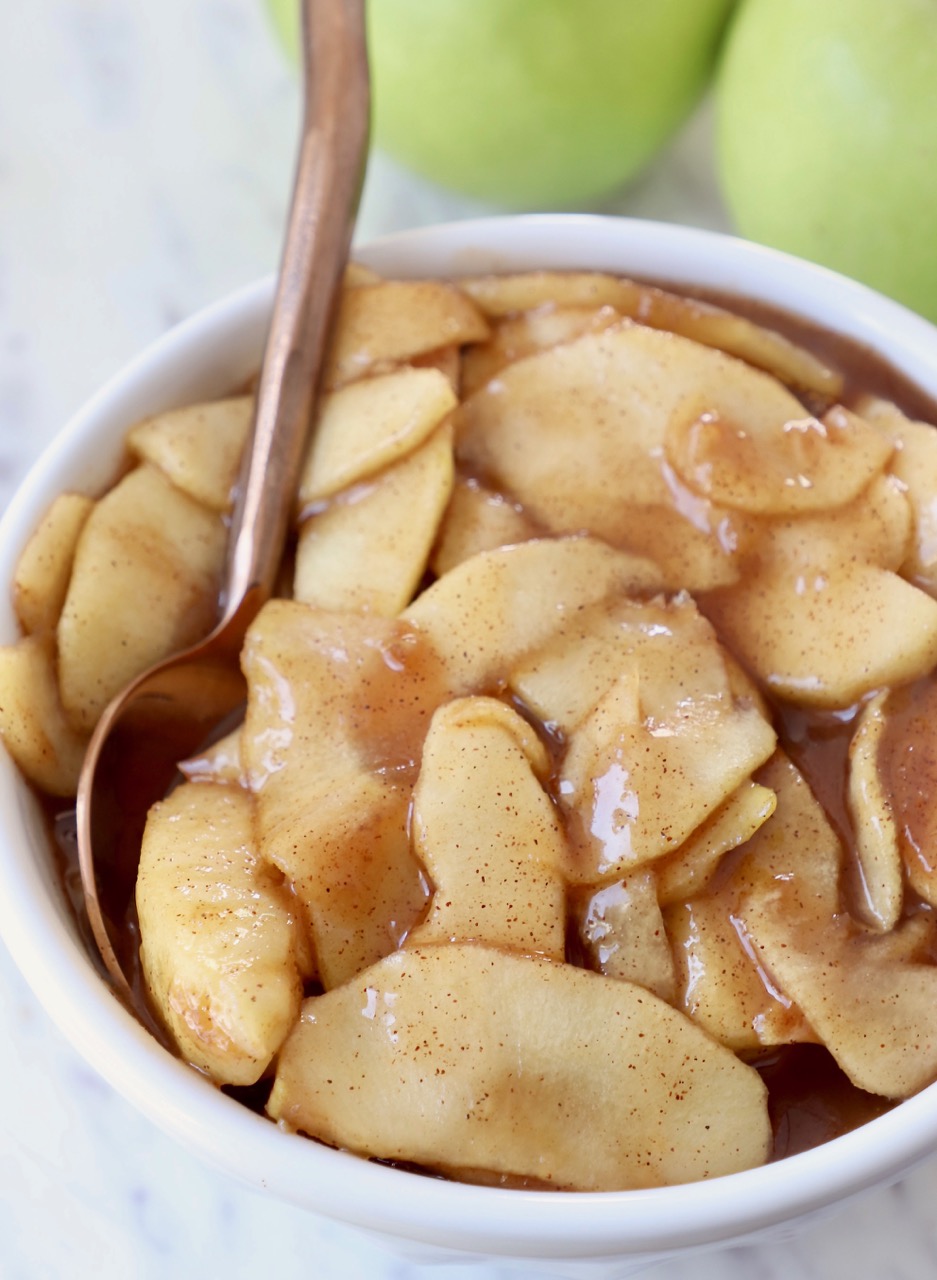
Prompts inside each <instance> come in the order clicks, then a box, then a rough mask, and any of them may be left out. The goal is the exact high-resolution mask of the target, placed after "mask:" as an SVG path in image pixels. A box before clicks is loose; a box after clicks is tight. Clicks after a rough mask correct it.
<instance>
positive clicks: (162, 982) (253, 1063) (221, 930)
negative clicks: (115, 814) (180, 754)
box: [137, 783, 312, 1084]
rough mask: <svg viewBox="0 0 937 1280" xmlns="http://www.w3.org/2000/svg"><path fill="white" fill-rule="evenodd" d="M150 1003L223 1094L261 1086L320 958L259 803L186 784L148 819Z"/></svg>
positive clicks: (141, 901) (145, 911) (144, 937)
mask: <svg viewBox="0 0 937 1280" xmlns="http://www.w3.org/2000/svg"><path fill="white" fill-rule="evenodd" d="M137 911H138V914H139V918H140V939H141V942H140V956H141V960H142V963H143V973H144V977H145V979H146V986H147V991H148V992H149V995H150V997H151V1000H152V1002H153V1005H154V1007H155V1009H156V1010H157V1012H158V1013H159V1015H160V1018H161V1020H162V1021H163V1023H164V1024H165V1026H166V1028H167V1029H168V1030H169V1031H170V1033H171V1034H172V1036H173V1039H174V1040H175V1041H176V1044H177V1045H178V1046H179V1051H180V1053H181V1054H182V1056H183V1057H184V1058H186V1059H188V1061H189V1062H191V1063H193V1065H195V1066H197V1067H198V1068H199V1069H200V1070H202V1071H204V1072H206V1073H207V1074H208V1075H209V1076H210V1077H211V1078H212V1079H213V1080H214V1081H216V1083H218V1084H253V1083H254V1081H256V1080H259V1079H260V1077H261V1076H262V1075H263V1074H264V1072H265V1071H266V1069H267V1067H268V1066H269V1064H270V1061H271V1059H272V1058H273V1056H274V1054H275V1053H276V1052H277V1050H278V1049H279V1048H280V1045H281V1044H282V1043H283V1041H284V1039H285V1038H286V1035H287V1032H288V1031H289V1030H290V1028H291V1027H292V1025H293V1024H294V1023H295V1021H296V1019H297V1017H298V1016H299V1010H300V1004H301V1002H302V998H303V979H304V978H305V977H308V976H309V975H310V974H311V972H312V957H311V953H310V951H309V945H308V942H307V941H306V938H305V935H304V932H303V928H302V926H301V923H300V921H299V919H298V917H297V913H296V909H295V903H294V901H293V897H292V894H291V893H290V891H289V889H288V888H287V886H286V885H285V884H284V882H283V878H282V876H280V875H279V874H278V873H276V872H273V871H271V870H270V869H268V868H267V867H266V866H265V865H264V863H263V861H262V859H261V858H260V857H259V856H258V851H257V838H256V833H255V829H254V819H253V799H252V797H251V796H250V795H249V793H248V792H246V791H244V790H242V789H241V788H238V787H225V786H220V785H215V784H212V783H183V784H182V785H181V786H179V787H177V788H176V790H175V791H173V792H172V794H171V795H170V796H169V797H168V798H167V799H165V800H162V801H160V802H159V803H158V804H156V805H154V806H153V808H152V810H151V811H150V814H149V817H148V819H147V825H146V831H145V833H144V836H143V846H142V849H141V852H140V870H139V874H138V878H137Z"/></svg>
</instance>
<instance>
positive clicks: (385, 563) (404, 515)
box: [293, 423, 454, 618]
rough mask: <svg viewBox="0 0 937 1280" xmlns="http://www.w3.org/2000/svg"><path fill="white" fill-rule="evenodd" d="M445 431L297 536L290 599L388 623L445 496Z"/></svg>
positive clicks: (449, 471) (407, 594)
mask: <svg viewBox="0 0 937 1280" xmlns="http://www.w3.org/2000/svg"><path fill="white" fill-rule="evenodd" d="M453 479H454V468H453V460H452V428H451V425H450V424H449V423H443V425H442V426H441V427H439V428H438V430H437V431H435V432H434V433H433V435H431V436H430V437H429V439H428V440H426V441H424V442H423V444H421V445H420V446H419V447H418V448H416V449H415V450H414V451H413V452H412V453H410V454H408V455H407V456H406V457H404V458H403V459H401V460H400V461H398V462H396V463H394V464H392V465H391V466H389V467H387V468H386V469H385V470H383V471H381V472H380V473H379V474H378V475H376V476H374V477H373V479H372V480H370V481H366V482H365V483H363V484H361V485H356V486H354V487H353V488H352V489H351V490H349V491H347V492H346V493H344V494H341V495H339V496H338V497H337V498H335V499H333V500H332V502H331V503H330V504H329V505H328V506H327V507H326V508H325V509H324V510H323V511H320V512H318V513H317V514H316V515H313V516H310V518H309V519H308V520H305V521H304V522H303V524H302V525H301V527H300V530H299V539H298V543H297V547H296V565H295V571H294V579H293V595H294V597H295V599H297V600H301V601H304V602H305V603H306V604H312V605H316V606H318V607H319V608H322V609H338V610H342V609H347V610H351V611H360V612H364V613H376V614H380V615H381V616H382V617H386V618H393V617H395V616H396V615H397V614H398V613H399V612H400V611H401V609H403V608H404V607H405V606H406V605H407V604H409V603H410V601H411V600H412V599H413V595H414V592H415V591H416V589H417V587H418V586H419V583H420V580H421V578H422V577H423V574H424V572H425V570H426V563H427V560H428V559H429V554H430V549H431V547H432V545H433V542H434V540H435V538H436V534H437V531H438V528H439V523H440V521H441V519H442V515H443V512H444V511H445V509H446V504H447V503H448V501H449V497H450V495H451V493H452V485H453Z"/></svg>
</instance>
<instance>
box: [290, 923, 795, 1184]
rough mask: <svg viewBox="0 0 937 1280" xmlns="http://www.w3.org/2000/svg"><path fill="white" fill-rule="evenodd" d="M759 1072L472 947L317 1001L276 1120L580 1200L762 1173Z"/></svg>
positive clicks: (661, 1009)
mask: <svg viewBox="0 0 937 1280" xmlns="http://www.w3.org/2000/svg"><path fill="white" fill-rule="evenodd" d="M765 1099H766V1090H765V1087H764V1085H763V1084H762V1081H761V1079H760V1077H759V1076H758V1074H757V1072H756V1071H754V1070H753V1069H752V1068H751V1067H748V1066H746V1065H745V1064H744V1063H742V1062H740V1061H739V1060H738V1059H737V1058H736V1057H735V1055H734V1054H732V1053H730V1052H729V1051H728V1050H727V1049H724V1048H723V1047H722V1046H721V1045H718V1044H716V1043H715V1042H714V1041H713V1040H712V1039H711V1038H710V1037H709V1036H707V1035H706V1034H705V1033H704V1032H702V1031H700V1030H699V1029H698V1028H697V1027H695V1026H694V1025H693V1024H692V1022H690V1021H689V1019H687V1018H685V1017H684V1016H683V1015H682V1014H680V1013H677V1012H676V1011H675V1010H674V1009H671V1008H670V1006H669V1005H667V1004H665V1003H664V1002H663V1001H662V1000H659V999H658V998H657V997H656V996H654V995H652V994H651V993H650V992H648V991H645V990H644V989H643V988H642V987H638V986H635V985H634V984H632V983H630V982H618V981H614V980H612V979H610V978H604V977H602V976H601V975H600V974H595V973H587V972H585V971H583V970H581V969H577V968H575V967H574V966H572V965H566V964H556V963H554V962H553V961H550V960H537V959H531V958H528V957H521V956H514V955H511V954H509V953H507V952H502V951H496V950H491V949H489V948H487V947H480V946H457V945H452V946H442V947H427V948H425V949H416V950H413V951H401V952H398V953H397V954H396V955H393V956H389V957H388V958H387V959H385V960H383V961H382V962H381V963H380V964H378V965H375V966H374V967H373V968H371V969H370V970H368V971H367V972H366V973H363V974H361V975H360V976H359V977H358V978H356V979H355V980H354V981H353V982H350V983H348V984H347V985H346V986H344V987H342V988H339V989H338V990H336V991H332V992H328V993H327V994H326V995H324V996H321V997H318V998H312V999H310V1000H309V1001H307V1003H306V1004H305V1006H304V1011H303V1017H302V1018H301V1020H300V1022H299V1023H298V1024H297V1026H296V1028H295V1030H294V1031H293V1033H292V1035H291V1036H290V1038H289V1039H288V1041H287V1043H286V1045H285V1046H284V1048H283V1051H282V1052H281V1054H280V1058H279V1065H278V1069H277V1078H276V1083H275V1085H274V1088H273V1092H272V1094H271V1097H270V1101H269V1104H268V1111H269V1113H270V1115H271V1116H272V1117H273V1118H274V1119H275V1120H278V1121H279V1122H280V1123H281V1124H284V1125H286V1126H288V1127H290V1128H293V1129H299V1130H301V1131H303V1132H304V1133H309V1134H312V1135H313V1136H315V1137H317V1138H320V1139H321V1140H323V1141H324V1142H328V1143H331V1144H332V1145H334V1146H338V1147H343V1148H346V1149H348V1150H351V1151H355V1152H358V1153H359V1154H362V1155H366V1156H373V1157H378V1158H380V1159H393V1160H407V1161H415V1162H417V1163H419V1164H420V1165H423V1166H424V1167H427V1168H430V1169H439V1170H443V1171H446V1172H449V1173H452V1174H464V1175H467V1176H471V1174H472V1171H479V1170H482V1171H486V1172H487V1173H489V1174H503V1175H505V1176H513V1177H518V1176H519V1177H527V1178H534V1179H537V1180H538V1181H539V1182H541V1183H543V1184H544V1185H547V1186H555V1187H561V1188H567V1189H571V1190H572V1189H576V1190H583V1191H611V1190H620V1189H623V1188H639V1187H654V1186H663V1185H667V1184H672V1183H681V1182H693V1181H696V1180H699V1179H702V1178H707V1179H708V1178H713V1177H717V1176H719V1175H721V1174H725V1173H730V1172H734V1171H738V1170H741V1169H747V1168H750V1167H752V1166H753V1165H758V1164H761V1163H762V1162H763V1161H764V1160H766V1159H767V1157H768V1153H769V1150H770V1145H771V1129H770V1124H769V1122H768V1114H767V1107H766V1101H765Z"/></svg>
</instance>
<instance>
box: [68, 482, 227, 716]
mask: <svg viewBox="0 0 937 1280" xmlns="http://www.w3.org/2000/svg"><path fill="white" fill-rule="evenodd" d="M225 541H226V530H225V526H224V523H223V521H222V519H221V517H220V515H218V513H217V512H214V511H209V510H208V509H207V508H206V507H203V506H201V505H200V504H199V503H197V502H195V501H193V499H192V498H190V497H188V496H187V495H186V494H184V493H182V492H181V491H180V490H179V489H177V488H176V487H175V485H173V484H171V483H170V481H169V480H167V479H166V477H165V476H164V475H163V473H162V472H161V471H160V470H158V469H157V468H156V467H154V466H151V465H150V464H144V465H142V466H140V467H137V468H136V469H135V470H134V471H131V472H130V473H129V474H128V475H127V476H125V477H124V479H123V480H121V481H120V482H119V483H118V484H117V485H116V486H115V487H114V488H113V489H111V490H110V491H109V492H108V493H106V494H105V495H104V497H103V498H101V499H100V501H99V502H98V503H97V504H96V505H95V508H94V510H93V511H92V512H91V514H90V515H89V517H88V519H87V521H86V523H85V525H84V528H83V529H82V531H81V535H80V537H79V539H78V545H77V547H76V549H75V562H74V567H73V569H72V575H71V580H70V583H69V587H68V593H67V595H66V597H65V603H64V605H63V606H62V614H61V617H60V618H59V623H58V653H59V681H60V685H61V690H62V703H63V706H64V707H65V711H66V713H67V715H68V717H69V719H70V720H71V721H72V722H73V724H74V725H75V727H76V729H78V730H80V731H84V732H90V730H91V729H93V728H94V725H95V723H96V722H97V719H98V716H99V715H100V714H101V712H102V711H103V710H104V708H105V707H106V706H107V704H108V702H109V701H110V700H111V698H113V697H114V696H115V695H116V694H117V693H119V692H120V690H121V689H123V688H124V686H125V685H127V684H129V682H130V681H131V680H132V679H133V678H134V677H135V676H137V675H139V674H140V673H141V672H143V671H145V670H146V669H147V668H148V667H150V666H151V665H152V664H153V663H155V662H158V661H159V660H160V659H161V658H165V657H167V656H168V655H169V654H170V653H174V652H176V651H178V650H180V649H184V648H185V647H186V646H187V645H189V644H193V643H194V642H195V641H196V640H198V639H200V638H201V637H202V636H204V635H207V634H208V632H209V631H210V629H211V626H212V623H213V622H214V620H215V616H216V611H217V599H218V587H219V581H220V576H221V567H222V563H223V560H224V551H225Z"/></svg>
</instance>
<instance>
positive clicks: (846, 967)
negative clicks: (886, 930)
mask: <svg viewBox="0 0 937 1280" xmlns="http://www.w3.org/2000/svg"><path fill="white" fill-rule="evenodd" d="M782 899H783V893H781V892H780V891H779V890H775V892H774V893H773V894H769V893H765V894H764V895H763V896H761V897H759V898H755V899H752V900H750V901H748V902H747V903H746V904H745V906H744V908H743V913H744V920H745V926H746V928H747V930H748V932H749V934H750V936H751V938H752V941H753V943H754V945H755V948H756V953H757V955H758V957H759V959H760V961H761V962H762V963H763V964H764V966H765V968H766V969H768V970H769V971H770V972H771V974H772V975H773V976H774V978H775V980H776V981H777V982H779V983H781V984H782V985H783V987H784V989H785V991H787V993H788V994H789V995H790V996H791V998H792V999H794V1000H796V1001H797V1003H798V1005H799V1006H800V1008H801V1009H803V1011H804V1015H805V1016H806V1017H807V1019H808V1020H809V1022H810V1025H811V1026H812V1027H813V1029H814V1030H815V1032H816V1033H817V1036H818V1038H819V1039H820V1040H821V1041H822V1043H823V1044H825V1045H826V1047H827V1049H829V1051H830V1053H831V1054H832V1055H833V1057H834V1058H835V1059H836V1061H837V1062H838V1063H839V1065H840V1067H841V1068H842V1069H843V1071H845V1073H846V1075H847V1076H849V1078H850V1080H851V1081H852V1082H853V1084H855V1085H856V1086H858V1088H860V1089H865V1090H866V1091H867V1092H868V1093H877V1094H879V1095H880V1096H881V1097H884V1098H905V1097H908V1096H909V1095H910V1094H912V1093H916V1092H917V1091H918V1090H919V1089H922V1088H923V1087H924V1086H925V1085H927V1084H930V1083H932V1081H933V1080H934V1079H937V967H935V966H934V964H933V962H932V961H930V960H919V961H917V962H915V961H914V960H909V959H908V958H907V957H906V956H905V955H902V954H901V952H900V951H899V954H898V955H897V956H896V955H895V947H894V941H893V939H894V935H893V934H883V935H877V934H871V935H870V934H869V933H867V932H866V931H864V930H862V929H860V928H859V926H858V925H856V924H855V922H853V921H852V920H850V919H849V917H847V916H844V915H843V916H836V917H834V918H833V919H830V920H828V921H826V923H825V925H824V927H823V929H822V930H817V929H815V928H812V927H811V926H810V925H802V924H800V923H799V922H797V921H796V920H795V921H792V920H791V919H790V916H789V912H788V910H787V904H785V903H784V902H783V900H782ZM899 932H900V929H899ZM915 938H916V934H915Z"/></svg>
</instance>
